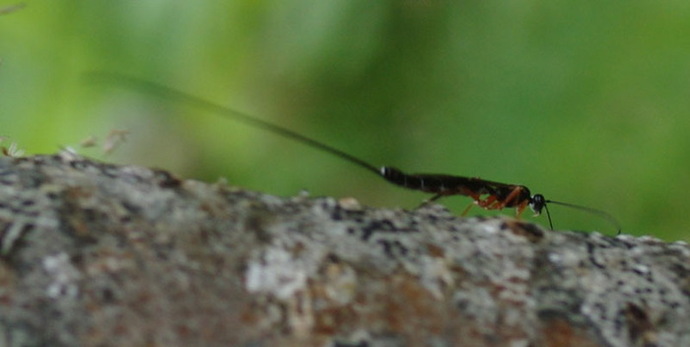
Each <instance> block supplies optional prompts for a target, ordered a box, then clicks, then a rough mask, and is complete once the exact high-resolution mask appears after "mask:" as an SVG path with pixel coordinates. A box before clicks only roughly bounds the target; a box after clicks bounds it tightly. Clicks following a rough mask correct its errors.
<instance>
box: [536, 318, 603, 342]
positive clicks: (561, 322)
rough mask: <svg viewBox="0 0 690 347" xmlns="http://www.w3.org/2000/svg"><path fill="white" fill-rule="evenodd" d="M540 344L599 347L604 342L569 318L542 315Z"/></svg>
mask: <svg viewBox="0 0 690 347" xmlns="http://www.w3.org/2000/svg"><path fill="white" fill-rule="evenodd" d="M537 336H541V340H542V341H541V343H540V345H543V346H546V347H598V346H602V343H601V342H600V341H598V340H597V339H596V338H594V337H593V336H592V334H591V333H590V332H588V331H587V330H585V329H584V328H581V327H578V326H576V325H575V324H573V323H571V322H568V321H567V320H565V319H563V318H560V317H557V316H552V315H548V316H546V317H542V325H541V329H540V334H537Z"/></svg>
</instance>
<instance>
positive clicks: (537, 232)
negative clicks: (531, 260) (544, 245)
mask: <svg viewBox="0 0 690 347" xmlns="http://www.w3.org/2000/svg"><path fill="white" fill-rule="evenodd" d="M501 228H502V229H508V230H510V231H511V232H513V234H515V235H519V236H522V237H524V238H526V239H527V240H528V241H529V242H532V243H537V242H539V241H541V240H542V239H543V238H544V231H543V230H541V229H539V227H537V226H536V225H535V224H532V223H527V222H524V221H521V220H518V219H507V220H506V221H505V222H503V224H502V225H501Z"/></svg>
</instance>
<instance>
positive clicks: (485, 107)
mask: <svg viewBox="0 0 690 347" xmlns="http://www.w3.org/2000/svg"><path fill="white" fill-rule="evenodd" d="M15 3H16V2H13V1H2V2H0V8H2V7H4V6H10V5H12V4H15ZM0 59H2V62H1V64H0V126H1V127H0V135H2V136H5V137H9V138H11V140H12V141H14V142H16V143H18V144H19V146H20V147H21V148H22V149H24V150H25V151H26V152H27V154H33V153H53V152H55V151H57V150H58V148H59V146H72V147H74V148H75V149H76V150H77V151H78V152H79V153H82V154H84V155H88V156H91V157H96V158H100V159H103V160H107V161H112V162H117V163H134V164H141V165H146V166H156V167H160V168H165V169H169V170H171V171H173V172H175V173H177V174H179V175H180V176H183V177H188V178H196V179H201V180H206V181H215V180H217V179H218V178H219V177H225V178H227V179H228V181H229V182H230V183H231V184H233V185H238V186H242V187H246V188H250V189H255V190H259V191H263V192H268V193H272V194H277V195H293V194H296V193H297V192H299V191H300V190H301V189H307V190H309V191H310V192H311V194H312V195H315V196H319V195H332V196H336V197H345V196H352V197H356V198H357V199H358V200H359V201H360V202H362V203H363V204H366V205H373V206H387V207H403V208H414V207H415V206H417V204H419V202H420V201H422V200H423V199H424V197H425V195H424V194H422V193H418V192H413V191H408V190H405V189H400V188H398V187H395V186H393V185H390V184H388V183H386V182H384V181H383V180H381V179H380V178H378V177H376V176H374V175H372V174H371V173H369V172H367V171H365V170H362V169H360V168H358V167H356V166H353V165H352V164H350V163H347V162H344V161H343V160H340V159H338V158H334V157H332V156H329V155H327V154H324V153H321V152H319V151H316V150H313V149H309V148H307V147H305V146H303V145H300V144H296V143H293V142H291V141H289V140H286V139H284V138H281V137H278V136H275V135H272V134H269V133H266V132H265V131H261V130H256V129H251V128H248V127H246V126H244V125H242V124H238V123H234V122H231V121H228V120H224V119H220V118H218V117H214V116H212V115H209V114H205V113H203V112H199V111H198V110H193V109H190V108H184V107H178V106H176V105H171V104H169V103H168V104H167V105H166V103H164V102H160V101H159V100H156V99H154V98H150V97H146V96H142V95H138V94H136V93H134V92H131V91H130V92H127V91H124V90H122V89H117V88H103V87H100V86H98V87H96V86H94V85H88V84H85V83H83V79H82V74H83V73H84V72H86V71H94V70H101V71H113V72H119V73H125V74H128V75H132V76H137V77H140V78H143V79H147V80H151V81H155V82H158V83H161V84H165V85H168V86H173V87H176V88H180V89H182V90H184V91H187V92H190V93H192V94H195V95H198V96H203V97H204V98H207V99H210V100H213V101H215V102H218V103H220V104H223V105H230V106H232V107H234V108H237V109H240V110H243V111H246V112H248V113H250V114H255V115H257V116H260V117H261V118H263V119H267V120H271V121H272V122H275V123H278V124H281V125H284V126H286V127H288V128H290V129H294V130H297V131H299V132H301V133H303V134H305V135H308V136H312V137H314V138H316V139H318V140H321V141H323V142H325V143H328V144H331V145H333V146H335V147H337V148H340V149H342V150H344V151H346V152H349V153H352V154H354V155H357V156H360V157H362V158H363V159H365V160H367V161H370V162H371V163H372V164H374V165H377V166H378V165H384V164H385V165H391V166H396V167H399V168H402V169H405V170H406V171H409V172H427V173H446V174H455V175H463V176H479V177H482V178H485V179H491V180H496V181H501V182H506V183H515V184H524V185H527V186H528V187H530V188H531V189H532V192H533V193H542V194H544V195H545V196H546V197H547V198H550V199H554V200H560V201H566V202H571V203H576V204H581V205H587V206H592V207H597V208H601V209H604V210H606V211H608V212H610V213H611V214H613V215H615V216H616V217H617V218H618V219H620V220H621V223H622V224H623V229H624V232H626V233H630V234H634V235H642V234H650V235H653V236H656V237H660V238H662V239H666V240H678V239H683V240H690V232H688V231H687V229H685V228H686V225H687V224H688V223H687V221H686V220H685V219H684V218H685V217H684V215H685V214H688V213H690V202H689V199H688V192H689V191H690V175H689V173H690V135H689V134H690V117H689V116H688V115H689V114H690V2H687V1H664V2H651V1H611V2H598V1H597V2H595V1H584V2H575V3H572V2H569V1H568V2H566V1H553V0H552V1H534V0H532V1H469V2H457V1H456V2H449V3H448V4H447V3H446V2H442V1H432V0H429V1H424V0H417V1H413V0H407V1H406V0H397V1H369V0H347V1H345V0H338V1H296V0H289V1H268V0H266V1H222V2H221V1H161V0H155V1H153V0H150V1H141V0H136V1H135V0H119V1H106V0H92V1H63V2H57V1H55V2H49V1H35V2H28V3H27V6H26V7H25V8H23V9H21V10H18V11H15V12H13V13H9V14H4V15H0ZM113 129H128V130H129V131H130V134H129V136H128V138H127V141H126V142H125V143H123V144H121V145H120V147H119V148H117V150H116V151H115V152H114V153H112V154H110V155H104V154H103V151H102V150H101V149H100V148H90V149H83V148H80V147H79V143H80V142H81V141H82V140H84V139H86V138H88V137H89V136H91V135H93V136H95V137H97V138H98V139H99V141H100V142H101V143H102V142H103V140H104V138H105V137H106V136H107V134H108V132H109V131H111V130H113ZM5 145H7V143H5ZM469 201H470V200H469V199H468V198H464V197H457V198H448V199H445V200H442V203H444V204H445V205H446V206H448V207H449V208H451V209H452V210H453V211H458V212H460V211H462V209H464V207H465V206H467V204H468V203H469ZM500 213H505V214H511V213H512V211H504V212H496V211H490V212H488V214H500ZM551 213H552V217H553V219H554V223H555V224H556V227H557V228H564V229H579V230H600V231H602V232H604V233H609V234H611V233H613V232H614V230H613V228H612V227H611V226H610V225H608V224H607V223H606V222H605V221H604V220H601V219H599V218H598V217H595V216H591V215H587V214H586V213H582V212H580V211H576V210H571V209H568V208H564V207H559V206H555V205H554V206H551ZM475 214H485V212H483V211H481V210H480V209H478V208H475V209H473V210H472V211H471V212H470V215H475ZM529 214H530V213H525V215H529ZM529 218H531V217H529ZM539 221H540V223H542V225H545V226H546V225H548V223H547V221H546V219H545V218H544V217H540V219H539Z"/></svg>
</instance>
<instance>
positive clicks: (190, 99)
mask: <svg viewBox="0 0 690 347" xmlns="http://www.w3.org/2000/svg"><path fill="white" fill-rule="evenodd" d="M87 76H88V78H89V80H91V81H95V82H106V83H111V84H117V85H123V86H126V87H128V88H131V89H135V90H138V91H142V92H144V93H146V94H151V95H156V96H159V97H162V98H165V99H169V100H172V101H175V102H182V103H185V104H188V105H190V106H194V107H198V108H200V109H203V110H206V111H209V112H212V113H214V114H216V115H219V116H221V117H224V118H227V119H232V120H235V121H239V122H242V123H245V124H247V125H250V126H253V127H256V128H260V129H264V130H267V131H269V132H272V133H274V134H277V135H280V136H283V137H286V138H288V139H291V140H294V141H297V142H300V143H303V144H305V145H307V146H309V147H312V148H316V149H319V150H321V151H323V152H326V153H330V154H332V155H335V156H337V157H339V158H342V159H344V160H346V161H349V162H351V163H353V164H355V165H357V166H359V167H361V168H364V169H366V170H369V171H371V172H373V173H374V174H376V175H379V176H381V177H382V178H384V179H385V180H386V181H388V182H390V183H393V184H395V185H398V186H401V187H405V188H408V189H414V190H419V191H423V192H426V193H431V194H434V195H433V196H432V197H431V198H430V199H428V200H427V202H431V201H434V200H437V199H439V198H441V197H444V196H450V195H464V196H469V197H471V198H472V199H473V200H474V204H476V205H477V206H479V207H481V208H484V209H487V210H501V209H504V208H515V211H516V213H515V214H516V216H518V217H519V216H520V215H521V214H522V212H523V211H524V210H525V208H526V207H527V206H529V207H530V208H531V209H532V211H534V213H535V215H540V214H541V212H542V210H545V211H546V216H547V218H548V220H549V226H550V227H551V229H553V222H552V221H551V214H550V213H549V209H548V206H547V204H556V205H561V206H566V207H570V208H573V209H578V210H582V211H586V212H589V213H592V214H596V215H599V216H601V217H603V218H605V219H606V220H608V221H609V222H610V223H611V224H612V225H614V226H615V227H616V230H617V231H618V233H619V234H620V232H621V227H620V224H619V223H618V221H617V220H616V219H615V218H614V217H613V216H611V215H610V214H608V213H606V212H604V211H602V210H598V209H595V208H591V207H586V206H580V205H575V204H570V203H566V202H560V201H554V200H547V199H545V198H544V196H543V195H542V194H534V195H532V194H531V193H530V190H529V188H527V187H526V186H523V185H517V184H506V183H500V182H493V181H488V180H484V179H481V178H477V177H464V176H453V175H442V174H409V173H405V172H403V171H402V170H399V169H396V168H393V167H390V166H382V167H380V168H379V167H376V166H374V165H371V164H370V163H368V162H366V161H364V160H362V159H360V158H358V157H355V156H353V155H351V154H349V153H346V152H343V151H341V150H339V149H337V148H334V147H331V146H329V145H327V144H325V143H322V142H320V141H316V140H314V139H312V138H310V137H307V136H304V135H302V134H299V133H297V132H295V131H292V130H289V129H287V128H284V127H282V126H279V125H276V124H273V123H269V122H267V121H264V120H261V119H259V118H256V117H253V116H250V115H248V114H245V113H242V112H239V111H237V110H234V109H231V108H228V107H225V106H221V105H218V104H216V103H213V102H210V101H207V100H204V99H202V98H199V97H196V96H193V95H190V94H188V93H185V92H182V91H179V90H176V89H173V88H170V87H166V86H163V85H160V84H156V83H153V82H150V81H145V80H141V79H137V78H133V77H129V76H125V75H120V74H114V73H104V72H97V73H90V74H88V75H87ZM468 210H469V208H468V209H466V210H465V211H464V213H463V215H464V214H465V213H467V211H468Z"/></svg>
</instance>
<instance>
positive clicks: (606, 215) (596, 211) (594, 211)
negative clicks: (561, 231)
mask: <svg viewBox="0 0 690 347" xmlns="http://www.w3.org/2000/svg"><path fill="white" fill-rule="evenodd" d="M546 202H547V203H549V204H556V205H561V206H566V207H570V208H573V209H576V210H581V211H586V212H589V213H592V214H596V215H598V216H599V217H602V218H604V219H606V220H607V221H609V223H611V225H613V226H614V227H615V228H616V231H617V232H618V233H617V235H620V234H621V225H620V223H619V222H618V220H617V219H616V218H615V217H613V216H612V215H611V214H609V213H607V212H605V211H602V210H599V209H596V208H591V207H587V206H580V205H575V204H570V203H567V202H560V201H553V200H546ZM544 207H546V204H545V205H544ZM546 216H547V217H549V223H551V216H550V215H549V209H548V208H546ZM552 229H553V227H552Z"/></svg>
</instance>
